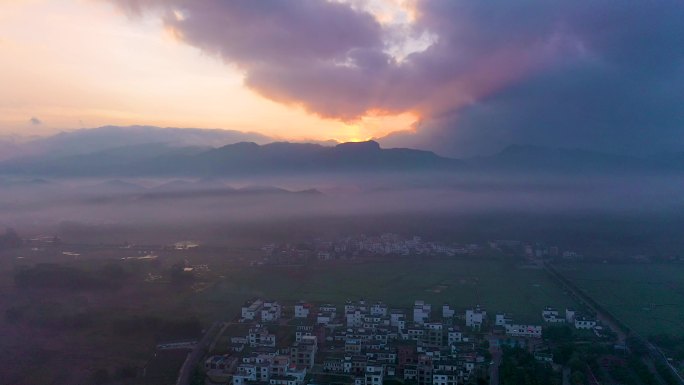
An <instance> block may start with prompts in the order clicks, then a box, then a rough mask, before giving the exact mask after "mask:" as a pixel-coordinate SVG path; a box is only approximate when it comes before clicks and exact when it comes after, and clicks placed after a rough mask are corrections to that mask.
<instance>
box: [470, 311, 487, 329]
mask: <svg viewBox="0 0 684 385" xmlns="http://www.w3.org/2000/svg"><path fill="white" fill-rule="evenodd" d="M486 320H487V312H486V311H485V310H484V309H481V308H480V307H479V306H476V307H475V309H468V310H466V312H465V321H466V326H468V327H470V328H473V329H475V330H480V329H481V328H482V324H484V323H485V321H486Z"/></svg>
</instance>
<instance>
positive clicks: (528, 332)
mask: <svg viewBox="0 0 684 385" xmlns="http://www.w3.org/2000/svg"><path fill="white" fill-rule="evenodd" d="M505 328H506V335H508V336H511V337H528V338H541V336H542V327H541V326H539V325H522V324H506V326H505Z"/></svg>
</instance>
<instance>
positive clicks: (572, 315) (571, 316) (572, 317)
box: [565, 309, 576, 323]
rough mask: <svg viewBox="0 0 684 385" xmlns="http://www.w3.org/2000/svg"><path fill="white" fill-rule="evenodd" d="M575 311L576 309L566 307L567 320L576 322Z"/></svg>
mask: <svg viewBox="0 0 684 385" xmlns="http://www.w3.org/2000/svg"><path fill="white" fill-rule="evenodd" d="M575 313H576V312H575V310H574V309H565V322H567V323H575Z"/></svg>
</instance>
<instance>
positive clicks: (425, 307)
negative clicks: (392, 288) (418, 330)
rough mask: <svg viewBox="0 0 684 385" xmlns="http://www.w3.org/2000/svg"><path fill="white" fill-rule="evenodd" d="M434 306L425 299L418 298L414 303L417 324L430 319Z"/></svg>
mask: <svg viewBox="0 0 684 385" xmlns="http://www.w3.org/2000/svg"><path fill="white" fill-rule="evenodd" d="M431 309H432V307H431V306H430V304H428V303H425V301H421V300H416V302H415V304H414V305H413V322H415V323H417V324H421V325H422V324H424V323H425V322H427V321H428V320H429V319H430V311H431Z"/></svg>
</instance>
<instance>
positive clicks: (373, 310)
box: [370, 302, 387, 317]
mask: <svg viewBox="0 0 684 385" xmlns="http://www.w3.org/2000/svg"><path fill="white" fill-rule="evenodd" d="M370 314H371V315H374V316H381V317H385V316H387V305H385V304H384V303H382V302H378V303H375V304H373V305H371V307H370Z"/></svg>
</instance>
